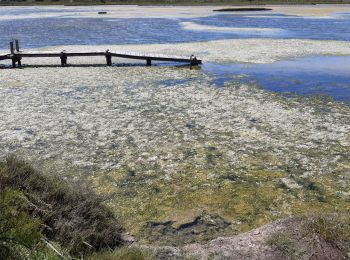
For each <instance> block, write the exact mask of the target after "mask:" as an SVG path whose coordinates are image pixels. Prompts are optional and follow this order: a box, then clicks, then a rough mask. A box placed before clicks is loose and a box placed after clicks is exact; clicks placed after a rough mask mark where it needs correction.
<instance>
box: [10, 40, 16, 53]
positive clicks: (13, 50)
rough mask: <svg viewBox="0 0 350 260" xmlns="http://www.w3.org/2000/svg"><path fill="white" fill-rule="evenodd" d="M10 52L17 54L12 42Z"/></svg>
mask: <svg viewBox="0 0 350 260" xmlns="http://www.w3.org/2000/svg"><path fill="white" fill-rule="evenodd" d="M10 52H11V54H14V53H15V49H14V47H13V42H10Z"/></svg>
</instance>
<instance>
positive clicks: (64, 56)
mask: <svg viewBox="0 0 350 260" xmlns="http://www.w3.org/2000/svg"><path fill="white" fill-rule="evenodd" d="M60 59H61V66H62V67H64V66H66V65H67V53H66V52H65V51H62V52H61V54H60Z"/></svg>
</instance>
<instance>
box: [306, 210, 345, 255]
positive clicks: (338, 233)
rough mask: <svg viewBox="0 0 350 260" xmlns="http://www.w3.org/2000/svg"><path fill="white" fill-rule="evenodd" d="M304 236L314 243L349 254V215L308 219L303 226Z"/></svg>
mask: <svg viewBox="0 0 350 260" xmlns="http://www.w3.org/2000/svg"><path fill="white" fill-rule="evenodd" d="M304 230H305V232H306V235H307V236H309V237H311V238H312V239H313V240H315V242H317V243H319V241H320V240H321V241H324V242H326V243H329V244H331V245H332V246H333V247H335V248H337V249H338V250H340V251H341V252H342V253H343V254H344V256H349V254H350V214H337V213H335V214H328V215H317V216H313V217H310V218H308V219H307V220H306V222H305V224H304Z"/></svg>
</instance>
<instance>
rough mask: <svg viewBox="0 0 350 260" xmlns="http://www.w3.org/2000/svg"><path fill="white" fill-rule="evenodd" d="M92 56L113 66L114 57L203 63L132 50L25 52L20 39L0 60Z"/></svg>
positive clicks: (14, 64)
mask: <svg viewBox="0 0 350 260" xmlns="http://www.w3.org/2000/svg"><path fill="white" fill-rule="evenodd" d="M91 56H101V57H105V58H106V64H107V66H112V58H113V57H116V58H125V59H132V60H144V61H145V62H146V65H147V66H151V65H152V61H163V62H165V61H166V62H179V63H187V64H189V65H191V66H197V65H199V64H202V61H201V60H199V59H197V58H196V57H195V56H193V55H191V57H180V56H166V55H155V54H141V53H131V52H125V53H122V52H118V53H117V52H110V51H109V50H106V51H105V52H66V51H62V52H44V51H43V52H23V51H20V50H19V43H18V40H15V41H14V42H10V53H9V54H6V53H5V54H1V53H0V60H6V59H7V60H12V67H13V68H16V67H21V66H22V59H23V58H48V57H52V58H53V57H57V58H60V60H61V66H66V65H67V60H68V57H91Z"/></svg>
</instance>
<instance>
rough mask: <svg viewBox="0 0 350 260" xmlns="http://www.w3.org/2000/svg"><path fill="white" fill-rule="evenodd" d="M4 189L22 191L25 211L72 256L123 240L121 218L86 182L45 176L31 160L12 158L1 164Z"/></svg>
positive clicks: (109, 246)
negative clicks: (31, 164) (80, 182)
mask: <svg viewBox="0 0 350 260" xmlns="http://www.w3.org/2000/svg"><path fill="white" fill-rule="evenodd" d="M3 189H13V190H17V191H19V192H21V193H22V194H23V196H24V198H25V200H26V201H27V203H26V204H25V205H26V212H27V214H29V216H31V217H33V218H36V219H38V220H39V221H40V222H41V226H40V229H41V230H40V231H41V232H42V234H44V235H45V236H46V237H47V238H48V239H50V240H54V241H57V242H59V243H60V244H61V245H63V246H65V247H67V249H68V250H69V252H70V253H71V254H72V255H77V256H78V255H80V254H82V253H87V252H92V251H98V250H103V249H110V248H112V249H113V248H116V247H118V246H120V245H122V243H123V241H122V238H121V233H122V227H121V224H120V222H119V221H118V219H117V218H116V217H115V215H114V214H113V213H112V211H111V210H110V209H109V208H107V207H106V206H105V205H104V204H103V200H102V199H101V198H100V197H98V196H97V195H96V194H95V193H94V192H92V191H91V189H89V188H88V187H86V186H84V185H81V184H80V185H79V184H71V183H68V182H67V181H64V180H62V179H60V178H57V177H53V176H47V175H44V174H42V173H40V172H38V171H36V170H35V169H34V168H33V167H31V166H30V165H29V164H28V163H26V162H24V161H22V160H18V159H16V158H15V157H9V158H7V159H6V161H4V162H1V163H0V190H3ZM33 228H34V227H33ZM35 228H37V227H35ZM33 234H36V233H35V232H34V233H33Z"/></svg>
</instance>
